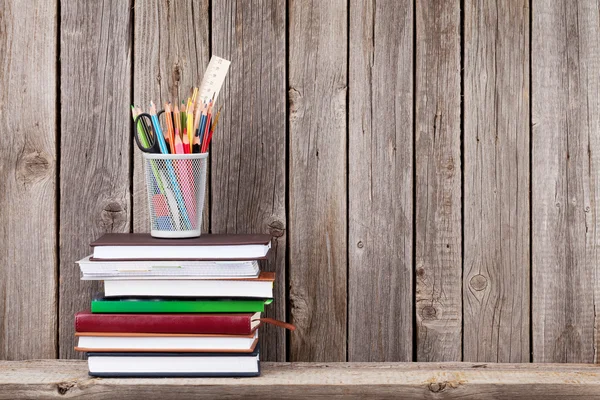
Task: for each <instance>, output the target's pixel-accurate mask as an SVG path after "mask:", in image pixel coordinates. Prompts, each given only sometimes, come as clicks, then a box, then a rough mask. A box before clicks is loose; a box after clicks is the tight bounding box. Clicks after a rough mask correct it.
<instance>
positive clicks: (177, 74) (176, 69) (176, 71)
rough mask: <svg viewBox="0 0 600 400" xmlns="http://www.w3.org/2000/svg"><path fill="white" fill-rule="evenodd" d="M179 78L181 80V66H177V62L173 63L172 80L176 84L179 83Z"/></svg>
mask: <svg viewBox="0 0 600 400" xmlns="http://www.w3.org/2000/svg"><path fill="white" fill-rule="evenodd" d="M180 80H181V67H180V66H179V63H175V65H174V66H173V82H175V83H176V84H177V83H179V81H180Z"/></svg>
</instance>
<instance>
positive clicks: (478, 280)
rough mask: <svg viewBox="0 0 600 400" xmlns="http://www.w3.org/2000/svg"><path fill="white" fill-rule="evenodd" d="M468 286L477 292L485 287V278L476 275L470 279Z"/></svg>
mask: <svg viewBox="0 0 600 400" xmlns="http://www.w3.org/2000/svg"><path fill="white" fill-rule="evenodd" d="M469 284H470V285H471V287H472V288H473V289H474V290H476V291H478V292H479V291H482V290H484V289H485V288H486V287H487V278H486V277H485V276H483V275H481V274H478V275H475V276H474V277H472V278H471V280H470V281H469Z"/></svg>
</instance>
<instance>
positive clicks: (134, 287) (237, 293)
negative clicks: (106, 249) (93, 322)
mask: <svg viewBox="0 0 600 400" xmlns="http://www.w3.org/2000/svg"><path fill="white" fill-rule="evenodd" d="M274 281H275V273H274V272H261V274H260V275H259V276H258V278H242V279H240V278H230V279H186V280H150V279H144V280H106V281H104V296H106V297H124V296H138V297H141V296H154V297H258V298H263V299H264V298H270V297H273V282H274Z"/></svg>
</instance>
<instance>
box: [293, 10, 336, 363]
mask: <svg viewBox="0 0 600 400" xmlns="http://www.w3.org/2000/svg"><path fill="white" fill-rule="evenodd" d="M288 15H289V19H290V21H289V52H290V56H289V85H290V87H289V92H288V96H289V107H290V117H289V118H290V122H289V123H290V126H289V128H290V129H289V131H290V132H289V134H290V137H289V143H290V145H289V154H288V157H289V168H290V169H289V176H288V179H289V224H290V236H289V240H290V245H289V251H290V255H289V262H290V264H289V267H288V268H289V281H290V288H289V290H290V294H289V295H290V299H289V300H290V313H291V316H292V321H293V323H294V324H296V327H297V328H298V329H297V330H296V331H295V332H293V333H291V334H290V341H291V343H290V353H291V354H290V359H291V360H297V361H303V360H310V361H345V360H346V314H347V312H346V284H347V282H346V279H347V264H346V262H347V248H346V245H347V243H346V242H347V240H346V232H347V223H346V222H347V221H346V206H347V204H346V190H347V188H346V88H347V76H346V75H347V53H346V52H347V37H348V36H347V35H348V26H347V9H346V2H345V1H342V0H329V1H317V0H312V1H299V0H292V1H290V2H289V10H288Z"/></svg>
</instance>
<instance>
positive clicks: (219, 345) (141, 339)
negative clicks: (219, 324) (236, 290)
mask: <svg viewBox="0 0 600 400" xmlns="http://www.w3.org/2000/svg"><path fill="white" fill-rule="evenodd" d="M75 336H77V338H78V345H77V347H75V350H77V351H87V352H90V351H95V352H107V351H109V352H113V351H122V352H172V351H176V352H186V353H192V352H196V353H199V352H202V353H251V352H253V351H254V348H255V347H256V344H257V343H258V331H254V333H251V334H250V335H204V334H181V333H179V334H174V333H171V334H167V333H107V332H77V333H76V334H75Z"/></svg>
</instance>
